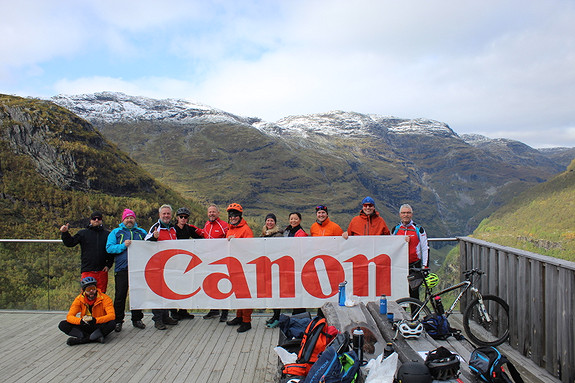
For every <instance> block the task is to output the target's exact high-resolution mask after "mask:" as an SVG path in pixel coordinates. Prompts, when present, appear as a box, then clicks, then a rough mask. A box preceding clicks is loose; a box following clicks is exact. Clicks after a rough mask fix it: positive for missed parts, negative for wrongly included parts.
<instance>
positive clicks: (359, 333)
mask: <svg viewBox="0 0 575 383" xmlns="http://www.w3.org/2000/svg"><path fill="white" fill-rule="evenodd" d="M352 348H353V351H355V353H356V355H357V358H358V359H359V361H360V363H362V362H363V330H362V329H361V327H357V328H355V329H354V330H353V340H352Z"/></svg>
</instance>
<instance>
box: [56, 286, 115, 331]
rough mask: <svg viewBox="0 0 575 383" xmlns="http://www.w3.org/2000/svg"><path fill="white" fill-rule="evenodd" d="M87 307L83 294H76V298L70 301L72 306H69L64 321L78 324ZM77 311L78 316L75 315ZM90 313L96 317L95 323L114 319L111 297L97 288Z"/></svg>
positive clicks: (86, 311)
mask: <svg viewBox="0 0 575 383" xmlns="http://www.w3.org/2000/svg"><path fill="white" fill-rule="evenodd" d="M89 307H90V306H89V305H88V302H87V300H86V297H85V296H84V294H80V295H78V296H77V297H76V299H74V302H72V306H70V310H69V311H68V315H67V316H66V321H67V322H68V323H72V324H77V325H78V324H80V322H81V320H82V317H83V316H84V315H86V314H88V308H89ZM78 313H79V314H80V316H79V317H78V316H77V315H78ZM91 315H92V317H94V318H96V323H106V322H109V321H111V320H114V319H116V312H115V311H114V302H112V298H110V297H109V296H107V295H106V294H104V293H103V292H101V291H100V290H98V295H96V299H95V300H94V305H93V306H92V313H91Z"/></svg>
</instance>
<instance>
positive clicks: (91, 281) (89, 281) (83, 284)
mask: <svg viewBox="0 0 575 383" xmlns="http://www.w3.org/2000/svg"><path fill="white" fill-rule="evenodd" d="M97 283H98V282H97V281H96V278H94V277H86V278H84V279H82V282H80V287H82V290H84V289H85V288H86V287H88V286H90V285H94V286H96V284H97Z"/></svg>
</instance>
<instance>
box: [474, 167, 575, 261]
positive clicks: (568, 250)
mask: <svg viewBox="0 0 575 383" xmlns="http://www.w3.org/2000/svg"><path fill="white" fill-rule="evenodd" d="M574 212H575V160H574V161H573V162H571V165H570V166H569V167H568V168H567V171H565V172H564V173H561V174H560V175H558V176H556V177H555V178H553V179H551V180H550V181H548V182H545V183H542V184H539V185H537V186H534V187H533V188H531V189H529V190H528V191H526V192H524V193H522V194H520V195H519V196H518V197H516V198H515V199H513V200H512V201H511V202H510V203H508V204H507V205H505V206H504V207H502V208H500V209H499V210H497V211H496V212H495V213H494V214H492V215H491V216H490V217H489V218H487V219H484V220H483V221H482V222H481V224H480V225H479V226H478V228H477V229H476V230H475V232H474V233H473V237H476V238H479V239H483V240H486V241H489V242H494V243H498V244H501V245H505V246H510V247H515V248H519V249H524V250H528V251H532V252H535V253H539V254H544V255H549V256H552V257H556V258H562V259H566V260H569V261H575V214H574Z"/></svg>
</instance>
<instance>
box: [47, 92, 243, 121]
mask: <svg viewBox="0 0 575 383" xmlns="http://www.w3.org/2000/svg"><path fill="white" fill-rule="evenodd" d="M51 101H52V102H54V103H55V104H57V105H60V106H62V107H64V108H67V109H69V110H70V111H72V112H74V113H76V114H77V115H79V116H81V117H83V118H84V119H86V120H88V121H90V122H93V123H96V122H103V123H117V122H123V121H126V122H133V121H165V122H174V123H180V124H193V123H198V122H203V123H205V122H209V123H222V122H224V123H225V122H235V123H245V124H250V123H251V122H253V121H254V119H249V118H243V117H239V116H236V115H233V114H231V113H227V112H224V111H223V110H219V109H216V108H212V107H210V106H207V105H203V104H199V103H194V102H191V101H187V100H181V99H164V100H157V99H152V98H148V97H140V96H128V95H126V94H124V93H119V92H100V93H94V94H80V95H58V96H55V97H52V98H51Z"/></svg>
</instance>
